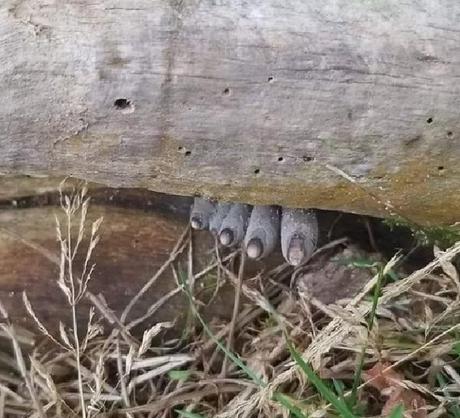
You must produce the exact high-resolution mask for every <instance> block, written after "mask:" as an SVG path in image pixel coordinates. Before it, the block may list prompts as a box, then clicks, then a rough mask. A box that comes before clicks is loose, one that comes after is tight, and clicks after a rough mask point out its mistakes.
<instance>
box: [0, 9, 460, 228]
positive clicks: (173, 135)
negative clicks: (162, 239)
mask: <svg viewBox="0 0 460 418" xmlns="http://www.w3.org/2000/svg"><path fill="white" fill-rule="evenodd" d="M459 15H460V3H459V2H458V1H457V0H445V1H443V2H442V4H440V3H439V2H437V1H435V0H409V1H405V2H400V1H398V0H391V1H387V2H385V4H379V3H378V2H353V1H348V0H340V1H337V2H334V3H329V2H323V1H320V0H314V1H309V2H305V1H303V0H294V1H290V2H279V1H277V0H269V1H265V0H264V1H262V0H257V1H253V2H250V3H241V2H234V1H230V0H225V1H222V2H219V4H216V3H215V2H214V1H211V0H204V1H199V2H198V1H187V2H184V1H175V0H170V1H153V2H152V1H146V0H136V1H134V2H133V1H121V2H99V3H98V2H96V3H94V2H85V1H83V2H69V1H60V2H55V1H51V0H24V1H17V0H5V1H3V2H2V4H1V5H0V44H1V45H2V47H1V49H0V64H1V65H0V82H1V85H2V104H1V105H0V144H1V154H0V173H1V174H3V175H5V176H6V175H18V174H27V175H73V176H75V177H78V178H82V179H88V180H91V181H95V182H98V183H103V184H105V185H109V186H115V187H142V188H147V189H151V190H155V191H161V192H167V193H172V194H183V195H193V194H202V195H207V196H211V197H215V198H219V199H224V200H233V201H242V202H246V203H270V204H282V205H286V206H298V207H317V208H323V209H334V210H337V209H338V210H343V211H350V212H357V213H364V214H371V215H378V216H393V215H396V216H400V217H403V218H406V219H408V220H410V221H413V222H419V223H423V224H451V223H454V222H456V221H458V208H459V207H460V195H459V194H458V193H457V191H458V188H459V186H460V175H459V174H460V168H459V164H458V161H459V156H460V146H459V138H460V118H459V115H458V109H459V108H460V84H459V83H458V80H459V77H460V66H459V60H460V49H459V47H458V45H460V20H459V19H458V16H459Z"/></svg>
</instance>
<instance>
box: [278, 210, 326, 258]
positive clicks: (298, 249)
mask: <svg viewBox="0 0 460 418" xmlns="http://www.w3.org/2000/svg"><path fill="white" fill-rule="evenodd" d="M317 242H318V220H317V218H316V214H315V212H314V211H312V210H305V209H289V208H283V210H282V216H281V251H282V252H283V256H284V258H285V259H286V261H287V262H288V263H289V264H291V265H293V266H298V265H299V264H301V263H303V262H305V261H307V260H308V259H309V258H310V257H311V256H312V254H313V251H315V248H316V245H317Z"/></svg>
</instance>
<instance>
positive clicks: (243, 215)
mask: <svg viewBox="0 0 460 418" xmlns="http://www.w3.org/2000/svg"><path fill="white" fill-rule="evenodd" d="M249 214H250V206H249V205H244V204H241V203H235V204H232V205H231V207H230V210H229V211H228V214H227V216H226V217H225V218H224V220H223V221H222V225H221V226H220V230H219V241H220V243H221V244H222V245H225V246H232V245H236V244H239V243H240V242H241V241H243V238H244V234H245V232H246V227H247V224H248V219H249Z"/></svg>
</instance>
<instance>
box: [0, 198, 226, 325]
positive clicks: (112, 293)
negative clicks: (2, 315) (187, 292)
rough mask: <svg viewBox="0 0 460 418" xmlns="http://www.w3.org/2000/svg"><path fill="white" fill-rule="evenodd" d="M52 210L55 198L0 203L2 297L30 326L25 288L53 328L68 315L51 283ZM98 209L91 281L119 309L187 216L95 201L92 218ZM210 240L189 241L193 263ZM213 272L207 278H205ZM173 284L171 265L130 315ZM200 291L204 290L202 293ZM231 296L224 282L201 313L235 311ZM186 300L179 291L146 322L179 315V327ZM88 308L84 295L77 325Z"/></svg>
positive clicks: (54, 269) (165, 253) (162, 257)
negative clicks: (34, 203) (25, 204)
mask: <svg viewBox="0 0 460 418" xmlns="http://www.w3.org/2000/svg"><path fill="white" fill-rule="evenodd" d="M179 203H180V202H179ZM55 214H58V216H60V215H59V209H58V208H57V207H56V206H44V207H34V208H28V209H10V210H6V209H3V210H0V258H1V260H2V263H0V300H1V301H2V302H3V304H4V305H5V306H6V308H7V310H8V311H9V313H10V315H11V317H12V319H13V321H15V322H16V323H18V324H20V325H23V326H25V327H26V328H29V329H30V328H32V329H33V328H34V325H33V323H32V321H31V319H30V317H29V316H28V315H27V314H26V311H25V308H24V305H23V303H22V292H23V291H25V292H26V293H27V295H28V297H29V299H30V301H31V303H32V305H33V307H34V309H35V311H36V313H37V316H38V317H39V318H40V319H41V320H42V321H43V323H44V324H46V326H47V327H48V328H50V329H51V330H53V331H55V330H56V329H57V326H58V321H59V320H62V321H64V322H66V323H69V321H70V319H71V311H70V307H69V305H68V304H67V302H66V300H65V297H64V295H63V294H62V293H61V291H60V290H59V288H58V285H57V283H56V280H57V278H58V266H57V265H56V264H55V262H53V261H52V258H53V257H56V258H57V260H58V256H59V248H58V243H57V241H56V227H55ZM100 216H103V217H104V222H103V224H102V227H101V242H100V244H99V245H98V246H97V248H96V250H95V253H94V261H95V263H96V268H95V271H94V275H93V276H94V278H93V280H92V282H91V283H90V287H89V289H90V291H91V292H93V293H94V294H99V293H101V294H102V295H104V297H105V299H106V300H107V302H108V305H109V307H110V308H111V309H112V310H113V311H114V312H115V313H116V314H117V315H120V314H121V312H122V311H123V309H124V308H125V306H126V305H127V304H128V302H129V301H130V300H131V299H132V298H133V296H134V295H135V294H136V293H137V291H138V290H139V289H140V288H141V287H142V286H143V285H144V283H146V282H147V281H148V280H149V278H150V277H152V276H153V275H154V274H155V273H156V271H157V270H158V269H159V268H160V267H161V265H162V264H163V263H164V262H165V261H166V260H167V259H168V257H169V254H170V252H171V250H172V249H173V247H174V245H175V243H176V241H177V240H178V238H179V236H180V235H181V234H182V232H183V230H184V229H185V228H186V226H187V219H186V218H184V217H181V216H180V215H178V214H177V212H176V213H173V212H169V215H168V214H167V213H166V212H165V213H163V212H162V211H160V210H153V209H152V210H150V211H146V210H143V209H126V208H120V207H113V206H103V205H92V207H90V211H89V217H88V220H89V222H91V221H93V220H95V219H97V218H98V217H100ZM74 232H75V231H74ZM74 235H75V234H74ZM83 248H84V247H83ZM209 248H212V241H211V242H210V241H209V236H208V235H206V234H200V239H199V240H197V241H196V243H195V245H194V254H195V262H196V265H195V269H196V271H198V269H199V268H200V267H199V266H203V263H206V262H207V260H208V259H209V257H208V256H207V255H206V254H207V253H208V252H209ZM84 256H85V253H84V252H82V253H81V254H80V255H79V256H78V257H77V259H76V262H75V267H74V268H75V270H76V271H78V270H80V269H81V266H82V263H83V261H84ZM186 256H187V254H185V257H186ZM182 266H183V268H185V266H186V260H182ZM210 280H211V278H208V279H207V282H206V283H207V284H208V285H209V284H210V283H211V281H212V280H211V281H210ZM174 288H176V283H175V280H174V277H173V275H172V271H171V269H167V270H166V271H165V273H164V274H163V275H162V276H161V277H160V278H159V279H158V281H157V282H156V283H155V285H154V286H152V288H151V289H150V290H149V291H148V292H147V293H146V294H145V296H144V297H143V298H142V299H140V301H139V303H138V304H137V305H135V306H134V308H133V310H132V315H130V319H132V318H136V317H138V316H140V315H142V314H143V313H145V312H146V311H147V310H148V309H149V308H150V307H151V306H152V304H153V303H155V302H156V301H158V300H159V299H160V298H161V297H162V296H164V295H165V294H167V293H168V292H169V291H171V290H172V289H174ZM200 295H201V296H200V297H203V294H202V293H200ZM232 298H233V289H232V288H231V286H227V287H225V288H224V289H223V290H221V292H219V294H218V295H217V298H216V299H215V301H214V302H213V303H212V304H210V305H209V306H208V307H207V308H206V309H205V310H204V312H205V314H206V317H209V318H215V319H216V320H219V319H220V320H228V318H229V317H230V315H231V312H232V303H231V300H232ZM204 300H206V298H205V299H204ZM224 301H229V302H228V303H224ZM187 306H188V301H187V300H186V298H185V297H184V296H183V294H181V293H180V292H179V293H178V294H177V295H176V296H175V297H173V298H171V299H170V300H169V301H168V303H166V304H165V305H163V306H162V307H161V309H159V310H158V312H156V313H155V315H154V316H153V317H152V318H150V319H149V320H148V321H146V323H144V324H143V325H144V326H148V325H149V324H152V323H156V322H159V321H166V320H168V321H171V320H174V319H178V321H177V323H176V328H175V332H176V333H179V334H180V333H181V332H182V328H181V327H182V326H183V324H184V320H185V318H186V313H187ZM88 309H89V303H88V301H86V300H85V301H83V302H82V303H81V306H80V308H79V310H78V319H79V322H80V325H81V326H84V324H85V322H86V320H87V314H88Z"/></svg>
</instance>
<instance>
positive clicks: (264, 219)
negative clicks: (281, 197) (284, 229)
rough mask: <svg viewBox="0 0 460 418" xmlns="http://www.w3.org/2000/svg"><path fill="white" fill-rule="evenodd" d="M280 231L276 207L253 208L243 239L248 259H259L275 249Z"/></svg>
mask: <svg viewBox="0 0 460 418" xmlns="http://www.w3.org/2000/svg"><path fill="white" fill-rule="evenodd" d="M279 231H280V214H279V208H278V207H276V206H254V208H253V209H252V213H251V217H250V218H249V224H248V230H247V231H246V236H245V238H244V245H245V247H246V253H247V255H248V257H249V258H253V259H259V258H263V257H265V256H267V255H268V254H270V253H271V252H272V251H273V250H274V249H275V247H276V244H277V241H278V236H279Z"/></svg>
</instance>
